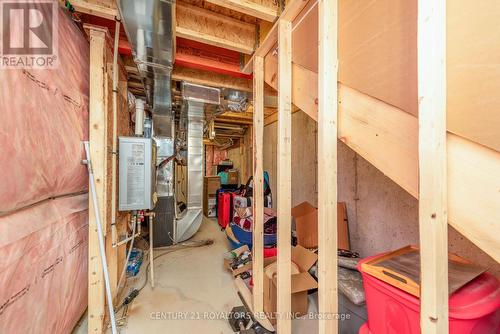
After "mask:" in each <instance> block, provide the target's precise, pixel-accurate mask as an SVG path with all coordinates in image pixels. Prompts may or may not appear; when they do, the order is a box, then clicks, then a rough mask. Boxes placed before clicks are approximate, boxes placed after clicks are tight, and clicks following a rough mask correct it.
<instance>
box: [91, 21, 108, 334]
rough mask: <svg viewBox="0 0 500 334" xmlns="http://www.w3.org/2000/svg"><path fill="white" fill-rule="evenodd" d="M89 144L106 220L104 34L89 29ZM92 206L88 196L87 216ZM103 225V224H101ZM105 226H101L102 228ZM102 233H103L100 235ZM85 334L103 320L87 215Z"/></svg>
mask: <svg viewBox="0 0 500 334" xmlns="http://www.w3.org/2000/svg"><path fill="white" fill-rule="evenodd" d="M89 39H90V75H89V80H90V84H89V87H90V88H89V89H90V91H89V124H90V126H89V141H90V159H91V161H92V168H93V171H94V177H95V183H96V192H97V200H98V202H99V203H98V204H99V209H100V216H101V217H102V218H103V219H104V218H105V217H106V213H105V209H106V203H107V202H106V182H105V175H106V160H107V159H106V106H105V94H104V86H105V76H106V73H105V69H106V63H105V56H106V33H105V31H103V30H97V29H93V28H90V31H89ZM93 207H94V203H93V201H92V196H89V212H93ZM103 221H105V220H103ZM104 225H105V224H103V226H104ZM103 233H104V232H103ZM88 261H89V264H88V272H89V281H88V333H89V334H90V333H102V332H103V320H104V277H103V268H102V263H101V258H100V257H99V239H98V236H97V223H96V220H95V217H94V215H92V214H89V259H88Z"/></svg>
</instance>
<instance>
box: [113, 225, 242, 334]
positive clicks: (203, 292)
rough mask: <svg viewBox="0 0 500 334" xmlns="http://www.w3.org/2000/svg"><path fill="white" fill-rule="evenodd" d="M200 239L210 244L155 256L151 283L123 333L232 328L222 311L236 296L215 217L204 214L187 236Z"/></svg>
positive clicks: (236, 301) (131, 311) (224, 330)
mask: <svg viewBox="0 0 500 334" xmlns="http://www.w3.org/2000/svg"><path fill="white" fill-rule="evenodd" d="M202 239H213V240H214V244H213V245H210V246H204V247H200V248H190V249H185V250H179V251H176V252H173V253H171V254H168V255H165V256H162V257H160V258H158V259H157V260H155V276H156V279H155V288H154V289H151V285H149V284H148V285H147V286H146V287H145V288H144V289H143V290H142V291H141V293H140V295H139V296H138V297H137V299H136V300H135V301H134V303H133V304H132V307H130V308H129V312H128V315H129V316H128V323H127V325H126V327H125V328H123V330H122V333H124V334H134V333H165V331H166V330H167V331H168V333H224V334H225V333H228V334H229V333H233V331H232V330H231V327H230V326H229V324H228V322H227V321H226V320H225V319H224V315H225V314H226V313H228V312H230V311H231V309H232V308H233V306H237V305H241V302H240V300H239V298H238V295H237V291H236V288H235V286H234V283H233V278H232V276H231V275H230V273H229V272H227V271H226V270H225V269H224V268H223V258H224V253H225V252H227V251H228V245H227V241H226V237H225V234H224V233H223V232H221V231H220V228H219V225H218V224H217V222H216V221H214V220H209V219H204V221H203V224H202V226H201V228H200V230H199V231H198V233H197V234H196V235H195V236H194V238H193V239H192V240H202ZM157 253H158V254H159V253H160V252H159V251H158V252H157ZM217 318H218V320H217ZM214 319H215V320H214Z"/></svg>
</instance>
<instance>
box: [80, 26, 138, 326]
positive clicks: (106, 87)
mask: <svg viewBox="0 0 500 334" xmlns="http://www.w3.org/2000/svg"><path fill="white" fill-rule="evenodd" d="M84 29H85V30H86V32H87V34H88V35H89V42H90V67H89V68H90V88H89V142H90V156H91V160H92V167H93V171H94V176H95V182H96V190H97V195H98V196H97V198H98V201H99V210H100V212H101V214H100V215H101V219H102V228H103V233H104V236H105V244H106V259H107V262H108V271H109V276H110V285H111V291H112V295H113V296H114V298H116V297H117V296H118V292H119V291H118V288H119V287H118V286H117V285H118V279H119V276H120V273H121V271H120V270H121V269H122V268H123V265H124V262H125V247H126V245H120V246H118V247H113V240H112V233H111V215H112V210H111V203H110V199H111V191H112V182H111V179H112V174H113V168H112V164H113V160H114V159H112V154H113V153H112V152H111V149H108V148H111V146H112V139H113V120H114V115H113V109H112V98H113V97H112V96H113V87H112V80H113V64H112V62H113V47H112V43H111V37H110V36H109V33H108V30H107V29H106V28H102V27H98V26H92V25H87V24H85V25H84ZM117 76H118V94H117V107H118V110H117V115H116V122H117V124H116V125H117V135H118V136H121V135H129V134H130V131H131V125H130V115H129V113H128V109H127V108H128V105H127V93H126V92H127V83H126V75H125V70H124V67H123V64H122V63H121V62H118V74H117ZM117 170H118V168H116V169H115V172H117ZM92 206H93V203H92V196H89V208H90V210H91V211H90V212H93V209H92ZM128 219H129V217H128V214H127V213H126V212H118V211H117V212H116V227H117V231H118V234H125V232H126V229H127V227H126V226H127V220H128ZM108 232H109V233H108ZM88 261H89V281H88V332H89V333H102V332H104V321H105V319H106V316H107V313H106V309H105V298H104V296H105V295H104V292H105V291H104V277H103V270H102V265H101V260H100V255H99V243H98V238H97V228H96V222H95V218H94V216H93V215H92V214H89V257H88ZM115 302H116V300H115Z"/></svg>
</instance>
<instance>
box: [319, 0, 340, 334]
mask: <svg viewBox="0 0 500 334" xmlns="http://www.w3.org/2000/svg"><path fill="white" fill-rule="evenodd" d="M318 5H319V12H318V16H319V17H318V24H319V27H318V39H319V41H318V44H319V52H318V56H319V59H318V80H317V82H318V180H321V182H320V183H319V184H318V232H319V233H318V234H319V240H318V252H319V253H318V274H319V275H318V304H319V314H320V315H323V317H320V320H319V333H320V334H336V333H338V323H339V322H338V319H336V318H335V315H336V314H337V313H338V300H337V109H338V104H337V72H338V61H337V17H338V16H337V14H338V9H337V8H338V7H337V0H319V2H318Z"/></svg>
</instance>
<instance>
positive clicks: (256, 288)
mask: <svg viewBox="0 0 500 334" xmlns="http://www.w3.org/2000/svg"><path fill="white" fill-rule="evenodd" d="M253 64H254V71H253V73H254V75H253V131H254V132H253V196H254V201H253V217H254V218H253V219H254V224H253V258H252V261H253V267H252V272H253V305H254V306H253V310H254V312H255V313H256V314H260V313H261V312H264V249H263V248H264V180H263V174H264V168H263V159H264V153H263V145H264V58H262V57H256V58H255V61H254V63H253Z"/></svg>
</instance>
